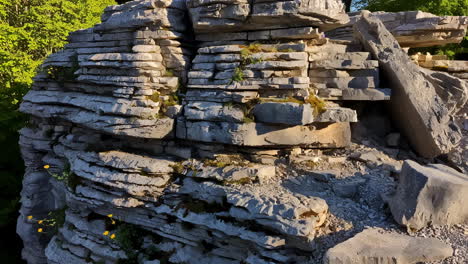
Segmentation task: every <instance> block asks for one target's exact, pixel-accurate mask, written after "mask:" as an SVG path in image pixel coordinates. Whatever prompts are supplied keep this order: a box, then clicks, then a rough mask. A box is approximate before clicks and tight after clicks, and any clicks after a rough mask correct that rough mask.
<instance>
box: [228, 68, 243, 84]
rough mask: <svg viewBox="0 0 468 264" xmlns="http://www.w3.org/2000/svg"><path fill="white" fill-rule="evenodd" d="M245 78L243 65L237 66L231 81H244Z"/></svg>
mask: <svg viewBox="0 0 468 264" xmlns="http://www.w3.org/2000/svg"><path fill="white" fill-rule="evenodd" d="M243 80H244V71H243V70H242V68H241V67H237V68H235V69H234V73H233V74H232V77H231V81H232V82H242V81H243Z"/></svg>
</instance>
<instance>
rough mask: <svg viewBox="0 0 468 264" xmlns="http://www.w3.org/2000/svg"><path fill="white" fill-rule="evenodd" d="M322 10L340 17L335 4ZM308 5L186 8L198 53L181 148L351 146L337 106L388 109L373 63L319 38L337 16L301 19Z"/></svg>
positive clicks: (348, 118)
mask: <svg viewBox="0 0 468 264" xmlns="http://www.w3.org/2000/svg"><path fill="white" fill-rule="evenodd" d="M319 2H320V3H319ZM323 2H324V1H308V4H309V5H311V6H313V5H317V7H318V6H322V4H324V3H323ZM325 2H327V3H328V2H333V3H330V4H326V5H324V6H323V7H325V6H328V7H333V6H335V5H336V6H337V7H339V8H338V9H337V10H334V11H333V12H335V13H337V14H339V15H335V16H336V17H343V14H342V12H343V11H342V4H341V3H338V2H339V1H325ZM304 5H305V3H304V2H301V1H284V2H261V3H259V2H256V1H253V2H251V3H244V2H242V3H240V2H238V1H225V2H223V3H216V4H215V3H212V2H199V1H189V2H188V6H189V12H190V15H191V17H192V22H193V24H194V29H195V32H196V39H197V40H198V41H200V42H201V44H200V46H201V47H200V48H199V49H198V52H197V56H196V57H195V58H194V60H193V65H192V69H191V71H190V73H189V76H188V78H189V81H188V85H187V94H186V97H185V102H186V108H185V113H184V116H183V117H181V118H179V120H178V122H177V137H178V138H181V139H187V140H193V141H201V142H206V143H223V144H231V145H237V146H247V147H266V146H268V147H275V146H276V147H284V146H294V145H295V146H304V147H325V148H336V147H344V146H347V145H348V144H349V143H350V133H349V122H356V121H357V116H356V113H355V111H353V110H351V109H348V108H344V107H341V105H342V101H348V100H358V101H366V100H372V101H374V100H388V99H389V98H390V92H389V90H388V89H379V70H378V62H377V61H374V60H372V59H371V58H370V54H369V53H367V52H362V46H361V45H360V44H359V43H357V42H350V43H334V42H330V41H329V40H328V39H327V38H325V37H324V34H323V32H322V31H321V29H320V28H323V27H325V28H329V27H330V25H329V24H327V23H328V22H329V21H330V19H329V18H327V16H330V14H332V13H333V12H332V11H330V10H326V11H325V10H322V9H320V8H318V9H317V10H318V11H317V10H316V12H317V13H320V12H323V15H317V14H315V15H314V14H313V13H308V14H309V15H308V16H304V15H303V14H302V13H301V12H303V11H301V10H303V8H305V7H304ZM214 10H216V12H215V11H214ZM232 10H237V11H239V12H238V13H237V12H234V11H232ZM241 10H242V12H241ZM249 10H250V11H252V12H249ZM304 12H305V11H304ZM340 12H341V13H340ZM260 14H262V15H260ZM304 14H305V13H304ZM230 15H233V16H235V17H231V16H230ZM314 16H315V18H314V19H312V18H313V17H314ZM322 16H323V17H325V18H323V17H322ZM260 17H262V19H260ZM319 17H322V18H321V19H319ZM286 18H288V20H287V21H286ZM316 20H317V21H320V22H319V23H317V22H316ZM255 21H258V23H254V22H255ZM272 21H275V23H272ZM317 27H319V28H317ZM209 29H211V30H209ZM207 31H209V33H207ZM323 99H327V102H325V101H323Z"/></svg>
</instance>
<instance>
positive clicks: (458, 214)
mask: <svg viewBox="0 0 468 264" xmlns="http://www.w3.org/2000/svg"><path fill="white" fill-rule="evenodd" d="M399 179H400V180H399V184H398V188H397V190H396V193H395V194H394V195H393V196H391V197H388V198H387V200H388V202H389V205H390V209H391V211H392V214H393V218H394V219H395V220H396V221H397V222H398V223H400V224H402V225H405V226H406V227H407V228H408V229H409V230H419V229H421V228H423V227H425V226H427V225H429V224H432V225H454V224H460V223H467V222H468V204H467V203H466V195H467V194H468V176H467V175H464V174H461V173H459V172H457V171H455V170H454V169H452V168H449V167H447V166H444V165H440V164H433V165H429V166H421V165H419V164H417V163H416V162H413V161H409V160H408V161H405V163H404V164H403V167H402V169H401V173H400V177H399Z"/></svg>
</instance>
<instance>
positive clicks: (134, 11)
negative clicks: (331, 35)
mask: <svg viewBox="0 0 468 264" xmlns="http://www.w3.org/2000/svg"><path fill="white" fill-rule="evenodd" d="M454 19H455V18H454ZM189 21H191V23H192V24H193V28H192V26H191V25H190V23H189ZM346 23H348V17H347V15H346V14H345V13H344V11H343V5H342V4H341V1H338V0H336V1H335V0H330V1H299V0H296V1H280V2H278V1H274V2H272V1H237V0H236V1H198V0H193V1H187V2H186V1H182V0H181V1H174V0H137V1H131V2H128V3H126V4H123V5H120V6H111V7H108V8H107V9H106V10H105V13H104V15H103V17H102V23H100V24H97V25H96V26H95V27H93V28H91V29H85V30H80V31H77V32H74V33H72V34H70V36H69V41H70V43H69V44H68V45H67V46H66V47H65V49H64V50H63V51H61V52H59V53H56V54H53V55H51V56H50V57H49V58H48V59H47V61H46V62H45V63H44V65H43V66H42V72H41V73H40V74H38V75H37V76H36V78H35V83H34V85H33V89H32V90H31V91H30V92H29V93H28V94H27V95H26V96H25V98H24V102H23V103H22V105H21V111H22V112H24V113H27V114H29V115H31V120H30V122H29V125H28V127H26V128H24V129H22V130H21V132H20V134H21V140H20V145H21V148H22V152H23V156H24V159H25V163H26V165H27V171H26V174H25V180H24V186H25V187H24V189H23V193H22V207H21V216H20V218H19V220H18V233H19V234H20V236H21V237H22V238H23V241H25V248H24V250H23V257H24V258H25V259H26V260H27V261H28V263H147V264H149V263H316V262H317V261H321V260H319V257H318V256H319V254H318V253H317V250H318V249H319V248H321V246H320V245H319V244H318V243H317V241H319V240H320V239H323V236H324V234H328V233H327V232H328V231H327V230H329V229H330V227H329V226H330V223H332V222H333V219H335V218H336V216H335V215H334V214H333V213H332V212H331V209H330V208H332V209H334V207H330V205H329V204H328V201H327V200H326V199H325V198H324V197H326V195H323V193H326V191H327V190H328V191H329V190H331V189H332V188H330V187H323V191H314V193H312V194H311V193H308V192H307V191H302V192H298V191H293V189H292V188H290V187H288V184H287V183H286V182H285V181H284V179H283V178H282V177H283V176H284V175H285V174H287V173H289V171H288V168H285V167H284V166H282V165H284V160H290V161H291V162H292V161H293V158H292V157H293V156H294V155H297V154H301V155H305V156H307V157H305V158H304V160H301V161H300V162H299V163H301V164H309V165H311V166H314V164H315V163H316V162H315V161H314V158H313V157H312V156H313V155H314V153H320V150H318V149H329V150H330V149H340V148H346V147H348V146H350V145H351V129H350V123H356V122H358V116H357V112H356V111H355V110H354V109H352V108H350V107H347V105H350V104H352V103H356V102H360V101H363V102H368V101H388V100H390V99H391V93H392V90H391V89H390V88H393V87H385V86H383V85H382V84H381V81H380V80H381V71H380V64H379V62H378V60H375V59H374V58H378V57H373V56H372V55H371V53H369V52H366V51H365V50H364V47H365V45H363V44H366V43H365V41H363V42H362V43H361V42H359V41H357V40H352V41H342V40H330V39H328V38H325V36H324V30H330V29H333V28H336V27H338V26H340V25H341V26H343V25H345V24H346ZM459 24H460V25H461V26H460V27H461V28H462V27H463V26H464V24H463V23H461V22H460V23H459ZM465 28H466V27H465ZM379 59H380V58H379ZM415 67H416V66H415ZM361 103H362V102H361ZM460 104H461V103H459V102H457V104H455V105H454V107H460ZM448 148H449V147H447V149H448ZM444 151H445V150H444ZM315 175H319V176H316V177H317V178H316V179H315V180H313V183H314V184H312V186H320V185H321V182H322V183H323V182H327V181H329V179H328V176H323V174H320V173H316V174H315ZM362 182H363V181H362V179H360V180H357V181H355V182H354V185H353V186H355V188H357V187H356V186H358V185H359V183H362ZM364 182H365V181H364ZM340 186H341V189H346V188H347V186H348V185H346V184H341V185H338V184H336V186H335V185H333V189H336V190H338V189H339V188H340ZM337 192H338V191H337ZM341 193H349V192H346V190H342V192H341ZM346 196H348V197H352V196H353V195H351V194H349V195H348V194H347V195H346ZM44 223H46V224H47V223H54V224H50V225H44ZM39 228H41V229H40V230H41V232H38V231H39ZM44 229H45V230H44ZM44 231H45V232H44Z"/></svg>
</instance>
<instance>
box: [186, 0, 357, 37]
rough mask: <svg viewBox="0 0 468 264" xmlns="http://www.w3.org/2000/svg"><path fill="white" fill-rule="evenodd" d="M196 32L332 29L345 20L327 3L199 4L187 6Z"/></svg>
mask: <svg viewBox="0 0 468 264" xmlns="http://www.w3.org/2000/svg"><path fill="white" fill-rule="evenodd" d="M187 5H188V8H189V12H190V16H191V19H192V23H193V26H194V28H195V31H196V32H198V33H201V32H210V31H211V30H216V31H218V32H239V31H247V30H252V29H256V30H259V29H271V28H284V27H300V26H317V27H320V28H322V29H331V28H335V27H338V26H340V25H343V24H346V23H347V22H348V21H349V20H348V16H347V15H346V14H345V12H344V5H343V3H342V2H340V1H338V0H326V1H302V0H294V1H281V2H275V1H252V2H248V1H246V0H230V1H221V2H216V1H199V0H189V1H188V2H187Z"/></svg>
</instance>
